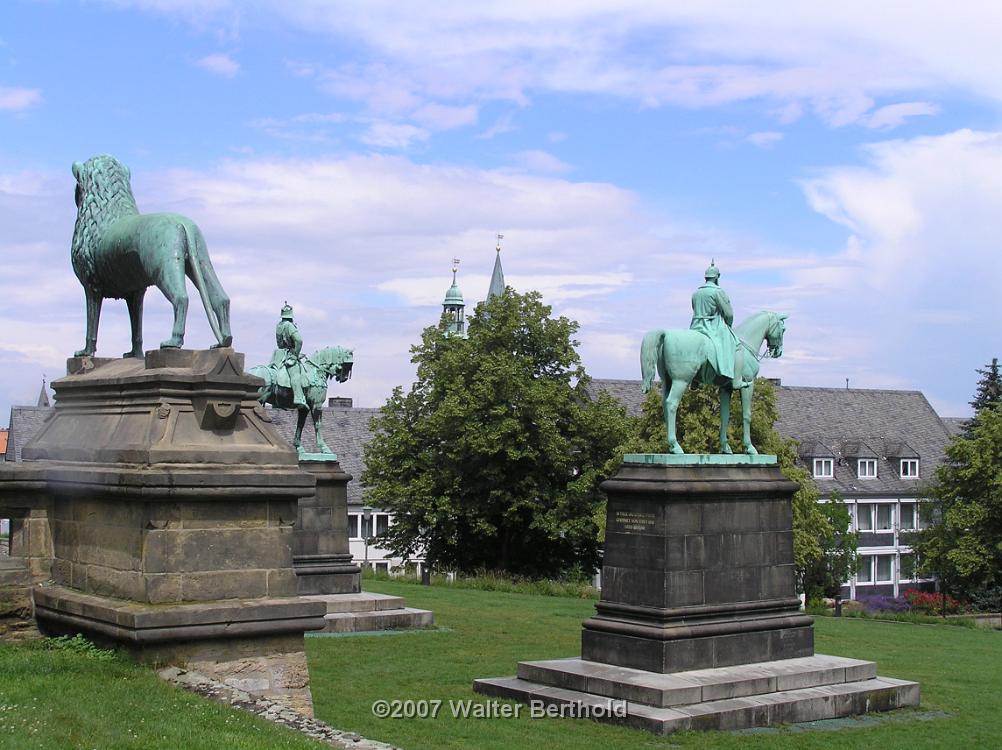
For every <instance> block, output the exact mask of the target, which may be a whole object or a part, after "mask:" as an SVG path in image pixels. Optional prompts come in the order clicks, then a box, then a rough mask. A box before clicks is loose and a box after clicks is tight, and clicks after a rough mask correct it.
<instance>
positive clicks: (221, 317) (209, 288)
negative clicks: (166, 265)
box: [182, 222, 233, 346]
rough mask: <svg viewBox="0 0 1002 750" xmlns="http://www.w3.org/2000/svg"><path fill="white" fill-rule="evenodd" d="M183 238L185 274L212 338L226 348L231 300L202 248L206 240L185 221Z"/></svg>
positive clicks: (199, 231) (230, 338) (228, 342)
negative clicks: (198, 297) (207, 322)
mask: <svg viewBox="0 0 1002 750" xmlns="http://www.w3.org/2000/svg"><path fill="white" fill-rule="evenodd" d="M182 226H183V227H184V232H185V236H186V237H187V240H188V253H187V255H188V258H187V260H188V263H187V268H186V269H185V271H186V272H187V274H188V276H189V277H190V278H191V280H192V282H194V284H195V288H196V289H198V294H199V296H200V297H201V298H202V306H203V307H204V308H205V316H206V317H207V318H208V320H209V328H211V329H212V335H213V336H215V337H216V341H218V342H219V344H220V345H221V346H229V345H230V344H231V343H232V341H233V337H232V336H231V335H230V322H229V307H230V298H229V297H227V296H226V292H224V291H223V286H222V284H220V283H219V279H218V277H217V276H216V271H215V269H213V267H212V262H211V261H210V260H209V251H208V250H207V249H206V247H205V238H204V237H202V232H201V230H199V228H198V227H197V226H196V225H195V224H193V223H191V222H185V223H184V224H182Z"/></svg>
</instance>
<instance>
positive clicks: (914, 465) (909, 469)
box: [901, 458, 919, 479]
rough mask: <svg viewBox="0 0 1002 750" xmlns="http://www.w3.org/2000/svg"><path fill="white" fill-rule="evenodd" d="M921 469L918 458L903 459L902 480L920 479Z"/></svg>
mask: <svg viewBox="0 0 1002 750" xmlns="http://www.w3.org/2000/svg"><path fill="white" fill-rule="evenodd" d="M918 475H919V467H918V459H917V458H902V459H901V478H902V479H918Z"/></svg>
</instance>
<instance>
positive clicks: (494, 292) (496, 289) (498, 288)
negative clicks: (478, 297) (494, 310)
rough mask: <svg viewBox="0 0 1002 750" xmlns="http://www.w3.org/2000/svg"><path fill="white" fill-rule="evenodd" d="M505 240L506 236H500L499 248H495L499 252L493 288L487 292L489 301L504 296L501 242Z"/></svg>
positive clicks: (492, 281)
mask: <svg viewBox="0 0 1002 750" xmlns="http://www.w3.org/2000/svg"><path fill="white" fill-rule="evenodd" d="M503 239H504V235H503V234H499V235H498V244H497V247H495V248H494V249H495V250H497V256H496V257H495V258H494V272H493V273H492V274H491V286H490V289H488V290H487V299H490V298H491V297H500V296H501V295H502V294H504V271H503V270H502V269H501V240H503Z"/></svg>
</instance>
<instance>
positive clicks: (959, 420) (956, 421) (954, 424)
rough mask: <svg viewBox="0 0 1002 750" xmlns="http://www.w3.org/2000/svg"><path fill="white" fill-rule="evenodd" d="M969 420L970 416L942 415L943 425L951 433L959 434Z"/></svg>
mask: <svg viewBox="0 0 1002 750" xmlns="http://www.w3.org/2000/svg"><path fill="white" fill-rule="evenodd" d="M969 421H970V417H943V425H944V426H945V427H946V430H947V432H949V433H950V434H951V435H959V434H960V433H962V432H963V431H964V427H965V426H967V423H968V422H969Z"/></svg>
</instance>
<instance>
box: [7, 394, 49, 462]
mask: <svg viewBox="0 0 1002 750" xmlns="http://www.w3.org/2000/svg"><path fill="white" fill-rule="evenodd" d="M51 411H52V407H51V406H12V407H11V409H10V427H9V428H8V430H9V432H8V436H7V450H6V452H5V458H6V460H8V461H20V460H21V449H22V448H23V447H24V446H25V444H26V443H27V442H28V441H29V440H31V439H32V438H33V437H35V435H36V434H37V433H38V431H39V430H40V429H41V427H42V422H44V421H45V417H46V415H48V414H49V413H50V412H51Z"/></svg>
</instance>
